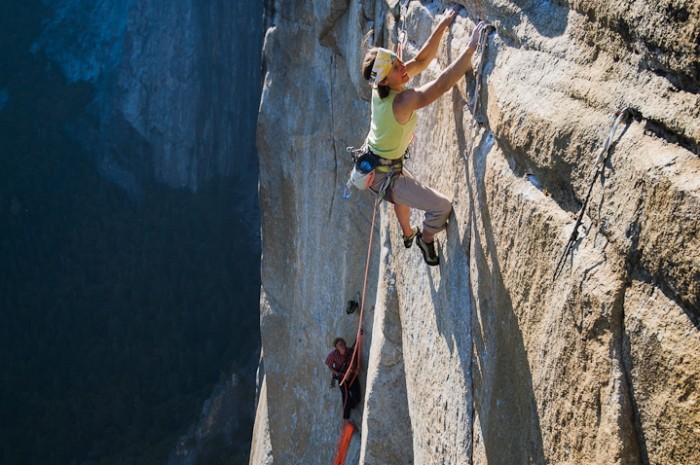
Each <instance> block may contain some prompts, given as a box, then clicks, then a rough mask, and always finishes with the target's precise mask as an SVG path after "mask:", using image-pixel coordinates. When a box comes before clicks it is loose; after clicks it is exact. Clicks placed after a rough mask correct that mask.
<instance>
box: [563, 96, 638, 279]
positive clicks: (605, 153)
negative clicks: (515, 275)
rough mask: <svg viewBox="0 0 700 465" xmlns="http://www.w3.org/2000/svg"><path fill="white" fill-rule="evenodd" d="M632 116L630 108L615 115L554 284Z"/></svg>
mask: <svg viewBox="0 0 700 465" xmlns="http://www.w3.org/2000/svg"><path fill="white" fill-rule="evenodd" d="M629 114H630V109H629V108H624V109H622V110H619V111H617V112H615V113H614V114H613V118H614V121H613V123H612V126H611V127H610V132H609V133H608V137H606V138H605V142H603V146H602V147H601V148H600V150H598V154H597V156H596V161H595V163H594V164H593V171H592V173H591V174H592V178H591V184H590V186H589V187H588V193H587V194H586V199H585V200H584V201H583V205H582V206H581V210H580V212H579V215H578V218H577V219H576V223H575V224H574V229H573V230H572V231H571V235H570V236H569V240H568V241H567V242H566V247H564V252H562V254H561V257H559V261H558V262H557V266H556V268H555V269H554V274H553V275H552V282H554V281H556V279H557V277H558V276H559V274H560V273H561V271H562V270H563V268H564V261H565V259H566V257H567V256H568V255H569V253H570V252H571V251H572V250H573V247H574V244H575V243H576V241H577V240H578V237H579V231H578V230H579V227H580V226H581V223H582V222H583V215H584V214H585V213H586V207H588V201H589V200H590V199H591V193H592V192H593V186H594V185H595V182H596V180H597V179H598V176H600V175H601V174H602V173H603V171H604V170H605V162H606V161H607V159H608V157H609V156H610V145H611V144H612V141H613V139H614V137H615V133H616V132H617V127H618V126H619V125H620V123H622V122H623V121H625V120H627V118H628V117H629Z"/></svg>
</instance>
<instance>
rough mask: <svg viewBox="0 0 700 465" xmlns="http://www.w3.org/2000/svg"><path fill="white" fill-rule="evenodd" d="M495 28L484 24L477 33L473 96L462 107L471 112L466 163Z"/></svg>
mask: <svg viewBox="0 0 700 465" xmlns="http://www.w3.org/2000/svg"><path fill="white" fill-rule="evenodd" d="M495 30H496V28H495V27H494V26H492V25H491V24H488V23H487V24H485V25H484V27H483V28H482V29H481V31H480V32H479V41H478V42H477V45H476V51H475V53H476V55H477V56H478V57H479V62H478V63H477V64H476V69H475V70H474V71H475V72H474V80H475V83H474V95H473V96H472V99H471V100H470V101H469V103H467V104H466V105H465V106H464V110H465V111H468V110H471V113H472V119H473V122H472V128H471V142H470V144H469V147H468V148H467V150H465V151H464V160H465V161H467V160H468V159H469V156H470V155H472V154H473V153H474V144H475V142H476V136H477V135H478V134H479V125H480V124H479V118H478V117H477V111H478V110H479V94H480V93H481V81H482V75H483V73H484V62H485V61H486V49H487V48H488V45H489V34H490V33H491V31H495Z"/></svg>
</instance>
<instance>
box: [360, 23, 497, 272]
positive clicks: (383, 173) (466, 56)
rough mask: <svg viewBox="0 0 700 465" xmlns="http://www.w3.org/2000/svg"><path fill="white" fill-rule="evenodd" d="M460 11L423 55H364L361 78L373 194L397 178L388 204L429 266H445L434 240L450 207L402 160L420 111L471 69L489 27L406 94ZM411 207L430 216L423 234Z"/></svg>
mask: <svg viewBox="0 0 700 465" xmlns="http://www.w3.org/2000/svg"><path fill="white" fill-rule="evenodd" d="M456 14H457V13H456V11H450V12H448V13H446V14H445V16H444V17H443V19H442V20H441V21H440V23H439V24H438V26H437V28H436V29H435V30H434V31H433V33H432V34H431V35H430V37H429V38H428V40H427V42H426V43H425V45H423V48H421V50H420V52H419V53H418V55H416V57H415V58H413V59H412V60H409V61H407V62H406V63H404V62H403V61H401V59H400V58H399V57H398V56H397V55H396V54H395V53H394V52H392V51H390V50H387V49H384V48H378V47H374V48H372V49H370V50H369V51H368V52H367V54H366V55H365V59H364V63H363V65H362V73H363V76H364V78H365V79H367V80H369V81H370V83H371V85H372V87H373V88H374V89H373V91H372V121H371V125H370V130H369V134H368V135H367V147H368V148H369V150H371V152H372V153H373V154H374V155H376V156H378V157H379V161H378V166H377V168H376V170H375V171H376V172H375V177H374V181H373V182H372V184H371V186H370V188H371V189H372V191H374V192H375V193H377V192H379V190H380V189H381V187H382V184H383V182H384V180H385V178H386V177H387V176H392V179H391V180H390V181H389V186H388V187H387V188H386V193H385V198H386V199H387V200H388V201H389V202H391V203H393V204H394V211H395V212H396V217H397V219H398V220H399V224H400V225H401V230H402V231H403V242H404V246H405V247H406V248H409V247H411V245H412V244H413V239H414V238H415V239H416V244H418V247H419V248H420V250H421V252H422V254H423V259H424V260H425V262H426V263H427V264H428V265H431V266H436V265H438V264H439V263H440V259H439V257H438V256H437V253H436V251H435V246H434V236H435V234H437V233H438V232H440V231H442V230H443V229H445V225H446V223H447V217H448V216H449V215H450V212H451V211H452V204H451V202H450V201H449V200H448V199H447V198H446V197H445V196H444V195H442V194H441V193H439V192H437V191H435V190H433V189H431V188H429V187H426V186H423V185H422V184H421V183H419V182H418V181H417V180H416V179H415V178H413V176H412V175H411V173H409V172H408V171H407V170H406V169H405V168H403V158H404V154H405V152H406V150H407V149H408V145H409V144H410V142H411V140H412V139H413V131H414V129H415V127H416V123H417V122H418V115H417V114H416V110H418V109H420V108H423V107H425V106H427V105H429V104H431V103H432V102H434V101H435V100H437V98H438V97H440V96H441V95H443V94H444V93H445V92H447V91H448V90H450V89H451V88H452V87H453V86H454V85H455V84H456V83H457V81H459V79H460V78H461V77H462V76H464V75H465V73H467V72H468V71H470V70H471V69H472V65H471V59H472V55H473V54H474V51H475V50H476V46H477V43H478V40H479V32H480V31H481V29H482V28H483V27H484V23H483V22H482V23H479V24H478V25H477V26H476V28H475V30H474V33H473V34H472V37H471V40H470V42H469V46H468V47H467V48H466V49H465V50H464V51H463V52H462V53H461V54H460V55H459V57H458V58H457V59H456V60H455V61H454V62H453V63H452V64H450V66H448V67H447V68H446V69H445V70H443V71H442V73H440V75H439V76H438V77H437V79H435V80H433V81H431V82H429V83H427V84H424V85H422V86H421V87H418V88H416V89H407V88H405V87H404V85H405V84H406V83H407V82H408V80H409V79H410V78H411V77H413V76H415V75H417V74H419V73H421V72H422V71H423V70H425V69H426V68H427V67H428V65H429V64H430V62H431V61H432V60H433V59H434V58H435V55H436V54H437V51H438V46H439V44H440V39H441V38H442V35H443V33H444V32H445V30H446V29H447V28H448V27H449V26H450V25H451V24H452V22H453V21H454V18H455V15H456ZM411 207H413V208H417V209H419V210H423V211H425V219H424V221H423V231H422V232H421V230H420V229H419V228H415V230H414V229H413V228H412V227H411Z"/></svg>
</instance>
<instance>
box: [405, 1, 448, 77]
mask: <svg viewBox="0 0 700 465" xmlns="http://www.w3.org/2000/svg"><path fill="white" fill-rule="evenodd" d="M455 16H457V12H456V11H455V10H451V11H450V12H448V13H446V14H445V16H443V18H442V20H440V23H439V24H438V25H437V27H436V28H435V30H434V31H433V33H432V34H430V37H429V38H428V40H427V41H426V42H425V44H423V47H422V48H421V49H420V52H418V55H416V57H415V58H413V59H412V60H409V61H407V62H406V72H407V73H408V76H409V77H413V76H415V75H416V74H420V73H421V72H423V71H424V70H425V68H427V67H428V65H429V64H430V62H431V61H433V59H435V55H437V51H438V48H439V47H440V39H442V35H443V34H444V32H445V31H446V30H447V28H448V27H450V24H452V22H453V21H454V20H455Z"/></svg>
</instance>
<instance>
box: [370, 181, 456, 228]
mask: <svg viewBox="0 0 700 465" xmlns="http://www.w3.org/2000/svg"><path fill="white" fill-rule="evenodd" d="M388 174H389V173H380V172H376V174H375V176H374V182H373V183H372V186H371V187H370V188H371V189H372V191H374V193H377V192H378V191H379V188H380V187H381V185H382V182H384V178H386V177H387V176H388ZM384 198H385V199H386V200H388V201H389V202H391V203H395V204H396V203H397V204H400V205H406V206H407V207H411V208H417V209H418V210H423V211H424V212H425V219H424V220H423V231H427V232H429V233H433V234H436V233H439V232H440V231H442V230H443V229H445V225H446V223H447V217H448V216H450V213H451V212H452V203H451V202H450V201H449V200H448V199H447V197H445V196H444V195H442V194H441V193H439V192H438V191H436V190H434V189H431V188H430V187H426V186H424V185H422V184H421V183H419V182H418V181H416V179H415V178H414V177H413V175H412V174H411V173H410V172H409V171H408V170H407V169H406V168H403V169H402V170H401V173H397V174H395V175H394V179H393V180H392V182H391V185H390V186H389V188H388V189H387V190H386V194H385V195H384Z"/></svg>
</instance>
